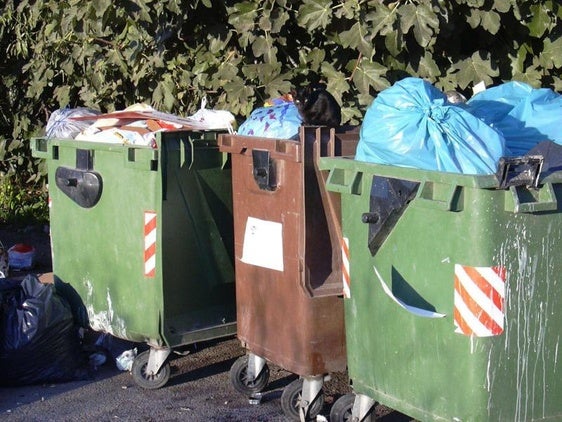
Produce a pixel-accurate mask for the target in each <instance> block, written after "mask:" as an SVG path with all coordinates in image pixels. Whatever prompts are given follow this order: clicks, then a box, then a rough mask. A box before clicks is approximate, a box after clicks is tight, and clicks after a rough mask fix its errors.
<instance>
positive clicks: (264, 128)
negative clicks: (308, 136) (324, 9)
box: [237, 102, 302, 139]
mask: <svg viewBox="0 0 562 422" xmlns="http://www.w3.org/2000/svg"><path fill="white" fill-rule="evenodd" d="M301 124H302V118H301V116H300V114H299V111H298V109H297V106H296V105H295V104H294V103H293V102H284V103H282V104H277V105H273V106H270V107H260V108H257V109H255V110H254V111H252V113H251V114H250V117H248V118H247V119H246V121H244V123H242V124H241V125H240V127H239V128H238V132H237V133H238V134H239V135H247V136H260V137H263V138H277V139H291V138H294V137H295V136H297V135H298V133H299V127H300V126H301Z"/></svg>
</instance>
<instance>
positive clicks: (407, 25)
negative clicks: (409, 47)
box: [398, 3, 439, 47]
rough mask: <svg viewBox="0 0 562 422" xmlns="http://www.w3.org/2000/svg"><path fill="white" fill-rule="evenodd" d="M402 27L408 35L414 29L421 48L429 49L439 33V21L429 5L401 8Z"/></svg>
mask: <svg viewBox="0 0 562 422" xmlns="http://www.w3.org/2000/svg"><path fill="white" fill-rule="evenodd" d="M398 13H399V15H400V27H401V29H402V32H403V33H405V34H407V33H408V32H409V31H410V29H412V28H413V32H414V37H415V39H416V41H417V43H418V44H419V45H420V46H421V47H427V46H429V45H430V44H431V42H432V41H434V40H433V35H434V33H437V32H439V31H438V29H439V19H438V18H437V15H436V14H435V12H433V10H431V8H430V6H429V5H428V4H425V3H422V4H419V5H417V6H416V5H414V4H406V5H404V6H402V7H401V8H399V10H398Z"/></svg>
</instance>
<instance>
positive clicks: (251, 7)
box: [227, 1, 258, 33]
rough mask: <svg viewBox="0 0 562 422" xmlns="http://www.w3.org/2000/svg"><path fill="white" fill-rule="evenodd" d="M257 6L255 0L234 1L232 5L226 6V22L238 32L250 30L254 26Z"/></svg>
mask: <svg viewBox="0 0 562 422" xmlns="http://www.w3.org/2000/svg"><path fill="white" fill-rule="evenodd" d="M257 8H258V4H257V3H255V2H250V1H244V2H240V3H236V4H235V5H234V7H229V8H227V10H228V23H229V24H231V25H232V26H233V27H234V28H235V29H236V31H238V32H240V33H245V32H247V31H251V30H252V29H254V26H255V23H254V22H255V19H256V17H257Z"/></svg>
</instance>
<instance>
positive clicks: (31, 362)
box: [0, 275, 84, 386]
mask: <svg viewBox="0 0 562 422" xmlns="http://www.w3.org/2000/svg"><path fill="white" fill-rule="evenodd" d="M0 373H1V374H2V376H1V377H0V385H3V386H16V385H29V384H38V383H44V382H63V381H71V380H75V379H78V378H83V374H84V357H83V355H82V352H81V345H80V339H79V337H78V331H77V328H76V326H75V324H74V320H73V317H72V312H71V310H70V307H69V305H68V304H67V303H66V301H65V300H64V299H63V298H62V297H61V296H59V295H57V294H56V292H55V291H54V286H53V285H51V284H43V283H41V282H40V281H39V280H38V279H37V277H35V276H33V275H28V276H26V277H25V279H24V280H23V281H22V282H15V281H13V280H10V279H3V280H0ZM81 375H82V376H81Z"/></svg>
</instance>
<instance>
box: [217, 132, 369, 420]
mask: <svg viewBox="0 0 562 422" xmlns="http://www.w3.org/2000/svg"><path fill="white" fill-rule="evenodd" d="M358 138H359V132H358V131H357V129H355V130H351V131H343V130H342V131H339V130H335V129H330V128H326V127H304V126H303V127H301V128H300V132H299V140H288V139H271V138H260V137H254V136H239V135H229V134H223V135H221V137H220V139H219V148H220V150H221V151H223V152H229V153H230V154H231V159H232V187H233V214H234V237H235V273H236V308H237V324H238V328H237V330H238V331H237V332H238V338H239V339H240V340H241V342H242V344H243V346H244V347H245V348H246V349H247V351H248V354H247V355H246V356H243V357H242V358H240V359H239V360H238V361H236V362H235V363H234V365H233V366H232V369H231V371H230V378H231V381H232V383H233V385H234V387H235V388H236V389H237V390H238V391H239V392H241V393H243V394H247V395H249V396H252V395H257V394H259V392H260V391H261V390H263V389H264V388H265V387H266V385H267V383H268V379H269V369H268V367H267V361H270V362H272V363H274V364H276V365H278V366H280V367H282V368H284V369H286V370H287V371H290V372H293V373H295V374H298V375H299V376H300V377H299V379H298V380H296V381H294V382H293V383H291V384H289V385H288V386H287V387H286V388H285V389H284V391H283V395H282V397H281V405H282V408H283V411H284V413H285V414H286V416H288V417H290V418H292V419H297V420H298V419H299V418H301V419H302V418H305V419H311V418H315V417H316V415H317V414H319V413H320V411H321V409H322V407H323V405H324V399H323V394H322V385H323V381H324V377H325V376H326V375H327V374H328V373H330V372H335V371H343V370H345V368H346V353H345V327H344V316H343V299H342V296H341V295H342V281H341V280H342V274H341V264H342V262H341V252H340V244H341V243H340V241H339V240H338V239H339V237H340V234H339V225H338V224H334V222H333V220H332V218H331V215H332V214H330V210H329V208H330V206H333V205H332V204H339V201H334V200H333V198H331V195H337V194H335V193H332V192H327V191H326V189H325V174H324V173H321V172H320V171H319V170H318V168H317V162H318V158H319V157H320V156H340V155H354V154H355V147H356V145H357V141H358ZM333 215H339V210H334V214H333Z"/></svg>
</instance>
